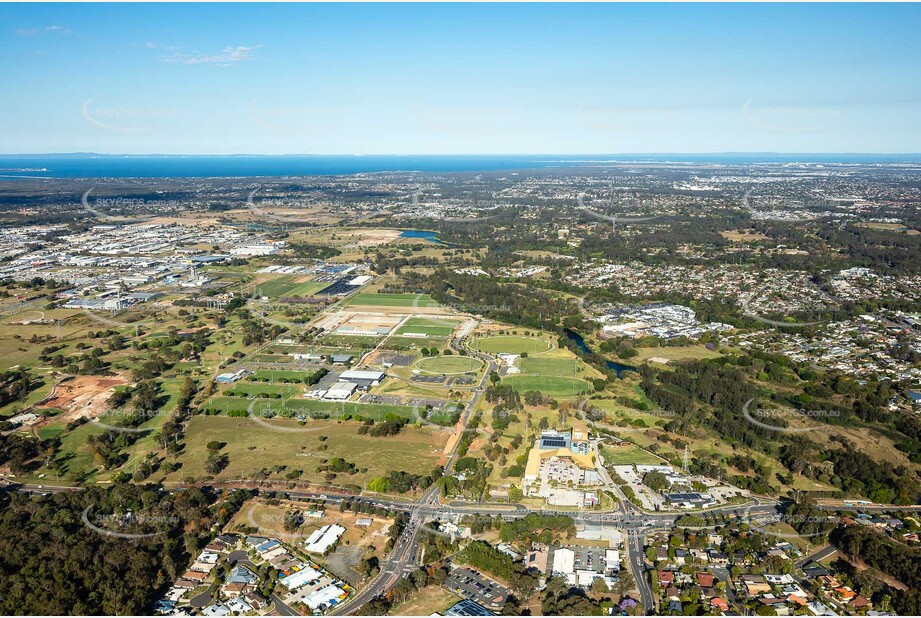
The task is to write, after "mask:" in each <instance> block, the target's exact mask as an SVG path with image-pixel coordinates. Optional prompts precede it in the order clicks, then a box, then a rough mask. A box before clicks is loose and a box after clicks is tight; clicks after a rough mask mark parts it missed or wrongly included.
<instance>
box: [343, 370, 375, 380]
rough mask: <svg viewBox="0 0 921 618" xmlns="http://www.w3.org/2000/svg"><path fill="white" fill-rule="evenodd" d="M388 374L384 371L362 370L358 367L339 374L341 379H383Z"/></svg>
mask: <svg viewBox="0 0 921 618" xmlns="http://www.w3.org/2000/svg"><path fill="white" fill-rule="evenodd" d="M386 376H387V374H386V373H384V372H383V371H361V370H358V369H349V370H348V371H343V372H342V373H341V374H340V375H339V379H340V380H371V381H375V380H383V379H384V378H385V377H386Z"/></svg>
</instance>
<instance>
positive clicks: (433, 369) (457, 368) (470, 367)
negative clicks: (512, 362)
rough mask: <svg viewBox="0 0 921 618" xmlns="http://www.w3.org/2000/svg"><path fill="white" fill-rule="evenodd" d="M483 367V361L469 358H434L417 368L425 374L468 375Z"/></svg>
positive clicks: (427, 359) (425, 359)
mask: <svg viewBox="0 0 921 618" xmlns="http://www.w3.org/2000/svg"><path fill="white" fill-rule="evenodd" d="M482 366H483V362H482V361H480V360H478V359H476V358H471V357H469V356H433V357H430V358H423V359H421V360H420V361H419V362H417V363H416V367H417V368H418V369H419V370H420V371H424V372H425V373H447V374H452V373H467V372H469V371H477V370H479V369H480V368H481V367H482Z"/></svg>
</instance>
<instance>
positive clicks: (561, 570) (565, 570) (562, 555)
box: [553, 547, 576, 575]
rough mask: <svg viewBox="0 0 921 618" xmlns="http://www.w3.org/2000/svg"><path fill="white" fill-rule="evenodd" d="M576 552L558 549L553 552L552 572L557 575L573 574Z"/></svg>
mask: <svg viewBox="0 0 921 618" xmlns="http://www.w3.org/2000/svg"><path fill="white" fill-rule="evenodd" d="M575 565H576V552H574V551H572V550H571V549H567V548H565V547H560V548H558V549H556V550H555V551H554V552H553V572H554V573H556V574H559V575H572V574H573V573H575Z"/></svg>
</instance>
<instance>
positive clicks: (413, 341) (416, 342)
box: [381, 336, 446, 351]
mask: <svg viewBox="0 0 921 618" xmlns="http://www.w3.org/2000/svg"><path fill="white" fill-rule="evenodd" d="M445 341H446V339H445V338H444V337H396V336H393V337H388V338H387V341H385V342H384V343H383V345H382V346H381V348H382V349H385V350H397V351H399V350H418V349H421V348H440V347H442V346H443V345H444V344H445Z"/></svg>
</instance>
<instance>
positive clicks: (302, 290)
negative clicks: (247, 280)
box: [256, 277, 329, 298]
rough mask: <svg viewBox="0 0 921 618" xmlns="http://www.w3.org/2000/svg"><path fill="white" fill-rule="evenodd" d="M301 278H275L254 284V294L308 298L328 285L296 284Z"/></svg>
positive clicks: (315, 283) (272, 296) (316, 283)
mask: <svg viewBox="0 0 921 618" xmlns="http://www.w3.org/2000/svg"><path fill="white" fill-rule="evenodd" d="M298 279H303V277H277V278H275V279H272V280H270V281H266V282H265V283H258V284H256V293H257V294H258V295H260V296H268V297H269V298H278V297H279V296H310V295H311V294H314V293H315V292H319V291H320V290H322V289H323V288H325V287H326V286H327V285H329V284H328V283H323V282H318V281H306V282H302V283H298V281H297V280H298Z"/></svg>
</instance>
